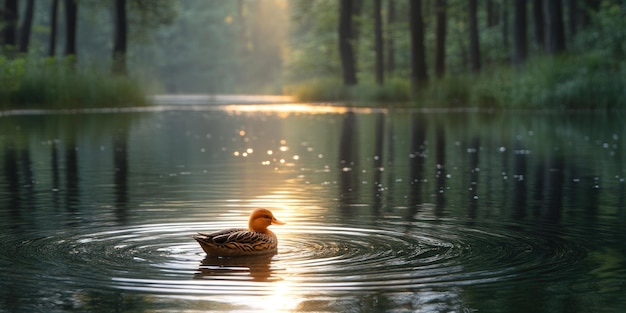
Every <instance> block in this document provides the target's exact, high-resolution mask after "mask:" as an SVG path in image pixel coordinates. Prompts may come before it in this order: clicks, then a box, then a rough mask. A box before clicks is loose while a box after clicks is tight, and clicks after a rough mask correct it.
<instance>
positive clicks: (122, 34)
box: [113, 0, 128, 75]
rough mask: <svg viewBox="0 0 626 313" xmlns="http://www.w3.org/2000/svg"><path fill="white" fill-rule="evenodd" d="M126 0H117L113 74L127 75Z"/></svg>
mask: <svg viewBox="0 0 626 313" xmlns="http://www.w3.org/2000/svg"><path fill="white" fill-rule="evenodd" d="M127 32H128V29H127V23H126V0H115V28H114V39H113V73H115V74H119V75H126V73H127V69H126V46H127V36H126V34H127Z"/></svg>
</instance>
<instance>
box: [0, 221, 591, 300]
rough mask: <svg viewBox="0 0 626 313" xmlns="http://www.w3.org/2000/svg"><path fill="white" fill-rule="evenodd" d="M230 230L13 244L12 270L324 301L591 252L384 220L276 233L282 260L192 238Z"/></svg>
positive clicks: (168, 226)
mask: <svg viewBox="0 0 626 313" xmlns="http://www.w3.org/2000/svg"><path fill="white" fill-rule="evenodd" d="M223 227H225V225H224V224H223V223H209V224H207V223H163V224H146V225H137V226H132V227H125V228H117V229H106V230H101V231H95V232H93V233H77V234H69V235H68V234H58V236H57V235H50V236H43V237H40V238H36V239H32V240H21V241H19V240H13V241H8V242H5V245H8V246H9V247H12V249H10V251H9V253H12V254H13V256H12V257H10V258H11V259H12V260H20V263H19V264H17V265H15V264H13V265H12V266H17V268H19V269H20V274H19V275H20V276H21V277H22V278H23V277H30V278H31V279H33V280H39V281H41V280H50V281H54V282H55V283H57V284H59V283H60V284H63V283H64V282H65V283H66V284H71V285H72V286H83V287H85V288H103V287H106V288H113V289H123V290H133V291H137V292H146V293H157V294H162V295H170V296H184V297H188V296H191V295H231V296H232V295H237V294H239V295H272V294H275V293H276V287H277V286H285V284H286V286H288V288H286V289H285V290H283V291H282V292H283V293H284V294H288V295H305V294H309V293H311V292H313V291H314V292H315V294H318V295H319V294H328V293H344V292H352V291H356V290H358V291H360V292H367V291H380V290H388V291H391V292H393V291H396V292H403V291H407V290H415V289H418V288H424V287H429V288H436V287H442V286H451V285H454V286H460V285H467V284H484V283H492V282H496V281H497V282H506V281H515V280H520V279H529V277H530V278H535V277H538V276H542V277H544V279H546V280H549V279H554V278H555V277H558V275H559V271H560V270H562V269H564V268H567V267H568V266H570V265H572V264H575V263H577V262H579V261H580V260H582V259H583V258H584V257H585V253H586V249H585V248H584V247H582V246H580V245H577V244H574V243H573V241H569V240H567V239H565V238H562V237H561V236H559V235H558V233H554V232H545V231H538V230H536V229H535V230H532V231H531V230H524V229H523V228H522V229H519V230H511V229H509V228H506V227H503V228H501V231H494V227H493V225H492V226H490V227H489V228H484V229H483V228H481V227H480V226H471V225H470V226H459V225H458V224H446V223H445V222H443V223H442V222H439V223H431V222H419V223H416V222H413V223H408V222H401V223H393V222H386V223H383V224H380V225H379V227H378V228H358V227H343V226H341V225H330V226H329V225H322V224H298V223H294V224H293V225H290V226H285V227H282V228H278V227H277V228H276V229H275V230H276V232H277V234H278V236H279V238H280V247H279V252H278V254H276V255H267V256H262V257H253V258H211V257H205V255H204V253H203V252H202V251H201V249H200V248H199V246H197V244H196V243H195V242H194V241H193V239H191V235H192V234H193V233H194V232H195V231H197V230H201V231H209V230H213V229H219V228H223ZM486 229H489V231H487V230H486ZM495 229H497V228H495ZM61 238H63V239H61ZM16 255H17V257H16ZM3 258H7V257H6V255H5V257H3ZM5 261H6V260H4V259H0V265H1V264H3V263H5Z"/></svg>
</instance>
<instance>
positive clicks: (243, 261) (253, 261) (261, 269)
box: [194, 253, 280, 282]
mask: <svg viewBox="0 0 626 313" xmlns="http://www.w3.org/2000/svg"><path fill="white" fill-rule="evenodd" d="M274 255H276V254H275V253H268V254H263V255H251V256H237V257H217V256H208V255H207V256H206V257H205V258H204V260H202V262H201V264H200V266H199V268H198V272H197V273H196V274H195V275H194V278H195V279H222V280H223V279H228V278H233V279H239V278H241V277H248V276H249V277H250V279H251V280H253V281H257V282H266V281H275V280H280V279H279V278H277V277H275V276H274V275H273V274H274V271H273V270H272V268H271V262H272V258H273V257H274Z"/></svg>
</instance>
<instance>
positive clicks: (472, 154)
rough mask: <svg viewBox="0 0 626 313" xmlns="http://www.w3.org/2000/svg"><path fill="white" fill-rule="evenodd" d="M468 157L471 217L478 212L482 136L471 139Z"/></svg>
mask: <svg viewBox="0 0 626 313" xmlns="http://www.w3.org/2000/svg"><path fill="white" fill-rule="evenodd" d="M467 152H468V157H469V164H468V165H469V172H470V181H469V188H468V189H469V203H468V204H469V205H468V212H467V214H468V216H469V217H470V218H476V216H477V213H478V200H479V195H478V176H479V175H478V174H479V172H480V167H479V161H480V158H479V153H480V138H479V137H473V138H472V139H471V140H470V144H469V147H468V149H467Z"/></svg>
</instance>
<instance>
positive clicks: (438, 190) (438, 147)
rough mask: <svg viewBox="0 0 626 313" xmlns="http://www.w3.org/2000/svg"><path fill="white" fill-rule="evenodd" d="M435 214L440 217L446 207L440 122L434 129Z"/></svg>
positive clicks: (444, 165) (442, 136)
mask: <svg viewBox="0 0 626 313" xmlns="http://www.w3.org/2000/svg"><path fill="white" fill-rule="evenodd" d="M435 162H436V164H435V171H436V172H435V198H436V201H437V202H436V203H435V214H436V215H437V216H442V215H443V213H444V212H443V211H444V209H445V206H446V195H445V192H446V178H447V174H446V133H445V129H444V127H443V125H442V124H441V122H439V123H437V125H436V127H435Z"/></svg>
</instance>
